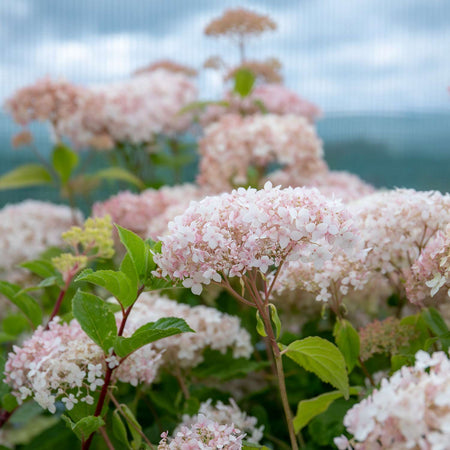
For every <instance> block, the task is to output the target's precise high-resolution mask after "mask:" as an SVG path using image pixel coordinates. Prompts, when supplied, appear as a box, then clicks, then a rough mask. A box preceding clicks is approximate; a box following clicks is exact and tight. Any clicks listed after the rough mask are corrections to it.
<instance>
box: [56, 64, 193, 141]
mask: <svg viewBox="0 0 450 450" xmlns="http://www.w3.org/2000/svg"><path fill="white" fill-rule="evenodd" d="M196 97H197V89H196V87H195V86H194V84H193V83H192V81H191V80H190V78H189V77H188V76H186V75H185V74H182V73H174V72H171V71H167V70H163V69H156V70H154V71H151V72H148V73H145V74H142V75H139V76H135V77H133V78H130V79H127V80H123V81H121V82H116V83H109V84H106V85H101V86H96V87H92V88H90V89H89V93H88V95H86V96H84V97H83V99H82V101H81V104H80V108H78V109H77V111H76V112H75V114H72V115H71V116H69V117H67V118H66V120H65V121H64V122H63V123H61V124H60V132H61V133H62V134H64V135H65V136H67V137H68V138H69V139H70V140H71V141H72V142H73V143H74V145H76V146H77V147H88V146H90V145H91V144H92V142H95V141H94V140H95V139H98V138H99V136H102V137H103V139H105V137H109V138H110V139H111V140H112V141H113V142H116V143H119V142H130V143H133V144H139V143H148V142H152V141H153V140H154V138H155V136H156V135H157V134H165V135H169V136H172V135H174V134H177V133H181V132H184V131H186V130H187V128H188V127H189V126H190V124H191V121H192V117H191V115H190V114H179V112H180V110H181V109H182V108H183V107H185V106H186V105H188V104H189V103H192V102H193V101H194V100H195V99H196ZM105 142H106V139H105ZM109 144H110V142H109V141H108V145H109Z"/></svg>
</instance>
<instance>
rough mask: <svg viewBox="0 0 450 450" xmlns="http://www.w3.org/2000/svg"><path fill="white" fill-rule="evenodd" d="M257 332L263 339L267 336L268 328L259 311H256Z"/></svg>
mask: <svg viewBox="0 0 450 450" xmlns="http://www.w3.org/2000/svg"><path fill="white" fill-rule="evenodd" d="M256 331H257V332H258V334H259V335H260V336H262V337H266V336H267V333H266V328H265V326H264V322H263V320H262V318H261V314H260V313H259V311H256Z"/></svg>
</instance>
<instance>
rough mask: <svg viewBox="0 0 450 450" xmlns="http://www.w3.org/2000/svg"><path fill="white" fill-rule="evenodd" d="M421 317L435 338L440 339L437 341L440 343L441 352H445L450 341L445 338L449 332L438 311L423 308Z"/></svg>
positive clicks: (449, 345)
mask: <svg viewBox="0 0 450 450" xmlns="http://www.w3.org/2000/svg"><path fill="white" fill-rule="evenodd" d="M421 316H422V318H423V320H424V321H425V323H426V325H427V327H428V329H429V330H430V331H431V332H432V333H433V334H434V335H435V336H437V337H439V338H440V339H439V340H440V341H441V344H442V348H443V350H444V351H447V350H448V348H449V347H450V339H449V338H448V337H446V335H447V333H448V332H449V330H448V327H447V324H446V323H445V321H444V319H443V318H442V316H441V314H440V313H439V311H438V310H437V309H435V308H432V307H429V308H424V309H423V310H422V313H421Z"/></svg>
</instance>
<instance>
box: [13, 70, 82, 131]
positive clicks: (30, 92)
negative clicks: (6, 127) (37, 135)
mask: <svg viewBox="0 0 450 450" xmlns="http://www.w3.org/2000/svg"><path fill="white" fill-rule="evenodd" d="M84 92H85V90H84V89H83V88H81V87H79V86H75V85H73V84H72V83H69V82H68V81H65V80H52V79H50V78H42V79H40V80H38V81H36V82H35V83H34V84H32V85H30V86H25V87H23V88H22V89H19V90H18V91H17V92H15V94H14V95H13V96H12V97H11V98H9V99H8V100H6V102H5V109H6V111H7V112H9V113H10V114H11V115H12V117H13V119H14V121H15V122H17V123H18V124H20V125H23V126H25V125H28V124H29V123H30V122H33V121H35V120H37V121H41V122H44V121H48V122H50V123H51V124H52V125H53V126H54V127H56V128H57V127H58V124H59V123H60V122H61V121H62V120H64V119H66V118H67V117H69V116H71V115H72V114H73V113H74V112H75V111H76V110H77V108H78V104H79V99H80V97H81V96H82V95H83V94H84Z"/></svg>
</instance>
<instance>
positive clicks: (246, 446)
mask: <svg viewBox="0 0 450 450" xmlns="http://www.w3.org/2000/svg"><path fill="white" fill-rule="evenodd" d="M255 448H257V449H259V450H269V447H266V446H265V445H259V444H254V443H253V442H248V441H242V450H251V449H255Z"/></svg>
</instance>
